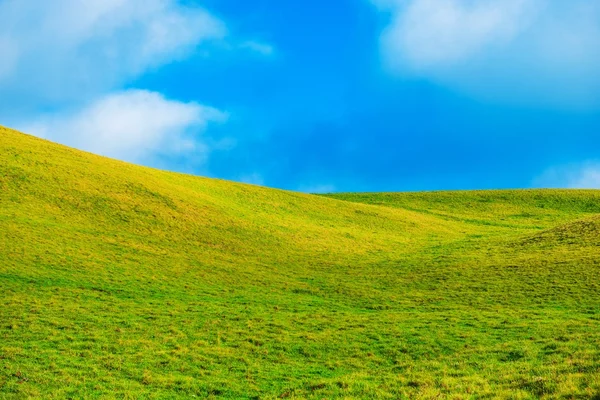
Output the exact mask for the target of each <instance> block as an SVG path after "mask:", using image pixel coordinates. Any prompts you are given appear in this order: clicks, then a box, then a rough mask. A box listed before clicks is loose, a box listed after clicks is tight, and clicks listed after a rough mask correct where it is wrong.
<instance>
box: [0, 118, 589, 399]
mask: <svg viewBox="0 0 600 400" xmlns="http://www.w3.org/2000/svg"><path fill="white" fill-rule="evenodd" d="M599 216H600V191H593V190H589V191H584V190H525V191H517V190H515V191H474V192H431V193H379V194H376V193H368V194H361V193H348V194H333V195H308V194H301V193H294V192H288V191H281V190H275V189H269V188H263V187H258V186H251V185H244V184H239V183H233V182H228V181H222V180H216V179H207V178H200V177H195V176H190V175H183V174H176V173H170V172H165V171H159V170H155V169H150V168H145V167H140V166H135V165H132V164H127V163H124V162H120V161H116V160H111V159H108V158H103V157H99V156H96V155H92V154H89V153H85V152H81V151H78V150H74V149H70V148H67V147H65V146H61V145H58V144H54V143H51V142H48V141H45V140H42V139H38V138H34V137H31V136H28V135H25V134H22V133H19V132H16V131H13V130H10V129H6V128H1V127H0V398H2V399H5V398H6V399H20V398H56V399H64V398H89V399H95V398H131V399H138V398H153V399H164V398H178V397H180V398H191V397H197V398H232V399H240V398H247V399H275V398H289V399H294V398H296V399H301V398H314V399H323V398H347V399H351V398H383V399H385V398H389V399H397V398H411V399H412V398H417V399H435V398H452V399H479V398H507V399H508V398H511V399H512V398H518V399H534V398H565V399H583V398H596V399H598V398H600V329H599V326H600V280H598V276H599V273H600V235H599V233H600V218H599Z"/></svg>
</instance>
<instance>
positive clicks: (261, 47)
mask: <svg viewBox="0 0 600 400" xmlns="http://www.w3.org/2000/svg"><path fill="white" fill-rule="evenodd" d="M240 47H241V48H243V49H248V50H251V51H253V52H255V53H258V54H261V55H263V56H270V55H273V52H274V49H273V46H271V45H270V44H268V43H263V42H258V41H254V40H249V41H247V42H244V43H242V44H241V45H240Z"/></svg>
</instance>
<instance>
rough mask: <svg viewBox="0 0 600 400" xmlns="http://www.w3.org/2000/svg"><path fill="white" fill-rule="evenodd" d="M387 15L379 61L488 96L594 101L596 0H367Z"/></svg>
mask: <svg viewBox="0 0 600 400" xmlns="http://www.w3.org/2000/svg"><path fill="white" fill-rule="evenodd" d="M372 1H373V2H374V3H375V5H376V6H378V8H379V9H380V10H381V11H382V12H386V13H388V14H389V17H390V19H389V24H388V26H387V28H386V29H385V30H384V32H383V33H382V35H381V49H382V55H383V59H384V61H385V64H386V65H387V67H388V68H390V69H391V70H392V71H393V72H394V73H397V74H398V75H401V76H417V77H424V78H427V79H431V80H433V81H436V82H439V83H442V84H445V85H449V86H453V87H456V88H458V89H461V90H464V91H467V92H470V93H473V94H476V95H481V96H485V97H489V98H492V99H504V100H511V101H514V100H517V101H525V102H531V101H534V102H538V103H539V102H545V103H548V104H555V105H565V104H566V105H573V104H575V105H576V106H598V105H600V3H599V2H596V1H588V0H572V1H569V2H564V1H562V0H545V1H544V0H478V1H474V0H372Z"/></svg>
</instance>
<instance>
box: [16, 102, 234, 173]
mask: <svg viewBox="0 0 600 400" xmlns="http://www.w3.org/2000/svg"><path fill="white" fill-rule="evenodd" d="M226 119H227V115H226V114H225V113H223V112H221V111H219V110H216V109H214V108H210V107H205V106H202V105H199V104H196V103H182V102H178V101H173V100H168V99H165V98H164V97H163V96H162V95H160V94H159V93H154V92H148V91H144V90H129V91H124V92H118V93H113V94H110V95H107V96H105V97H102V98H100V99H98V100H96V101H94V102H93V103H92V104H90V105H89V106H88V107H86V108H84V109H83V110H79V111H76V112H73V113H59V114H55V115H46V116H42V117H40V118H38V119H37V120H36V121H34V122H33V123H32V124H29V125H22V126H19V127H18V128H20V129H21V130H23V131H25V132H28V133H31V134H34V135H38V136H41V137H44V138H47V139H49V140H53V141H56V142H59V143H63V144H66V145H69V146H73V147H76V148H79V149H82V150H87V151H90V152H93V153H97V154H101V155H105V156H109V157H114V158H118V159H121V160H126V161H130V162H135V163H152V160H153V159H154V158H155V157H157V156H169V155H174V154H175V155H179V156H181V155H192V154H193V155H194V158H195V159H196V160H197V161H198V160H202V159H204V158H205V157H206V156H207V153H208V151H209V150H210V149H209V148H208V146H207V145H206V144H204V142H203V141H202V139H201V138H199V137H198V136H199V135H200V134H201V133H202V132H203V131H204V130H205V129H206V126H207V125H208V124H209V123H211V122H223V121H225V120H226Z"/></svg>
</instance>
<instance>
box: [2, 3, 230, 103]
mask: <svg viewBox="0 0 600 400" xmlns="http://www.w3.org/2000/svg"><path fill="white" fill-rule="evenodd" d="M225 33H226V27H225V25H224V24H223V23H222V22H221V21H219V20H218V19H217V18H215V17H214V16H212V15H211V14H210V13H208V12H207V11H206V10H204V9H202V8H199V7H191V6H190V7H188V6H184V5H181V4H179V3H178V2H177V1H176V0H85V1H81V0H79V1H73V0H53V1H39V0H18V1H11V0H8V1H6V0H5V1H0V59H1V60H2V61H1V62H0V65H1V66H0V88H2V90H3V92H4V93H7V92H10V91H12V92H14V93H18V94H26V95H27V96H30V97H32V98H33V97H43V98H46V99H51V100H54V101H56V100H62V99H71V98H81V97H82V96H84V95H86V94H88V93H99V92H103V91H106V90H111V89H114V88H116V87H118V86H119V85H121V84H123V83H124V82H127V81H128V80H130V79H132V78H135V77H136V76H139V75H140V74H142V73H143V72H145V71H147V70H148V69H151V68H155V67H158V66H160V65H163V64H166V63H169V62H171V61H173V60H177V59H179V58H181V57H184V56H186V55H187V54H189V53H190V52H192V51H193V50H194V49H195V47H196V46H197V45H198V44H199V43H201V42H203V41H206V40H212V39H219V38H222V37H223V36H224V35H225ZM6 60H9V61H10V62H8V63H7V62H6Z"/></svg>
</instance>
